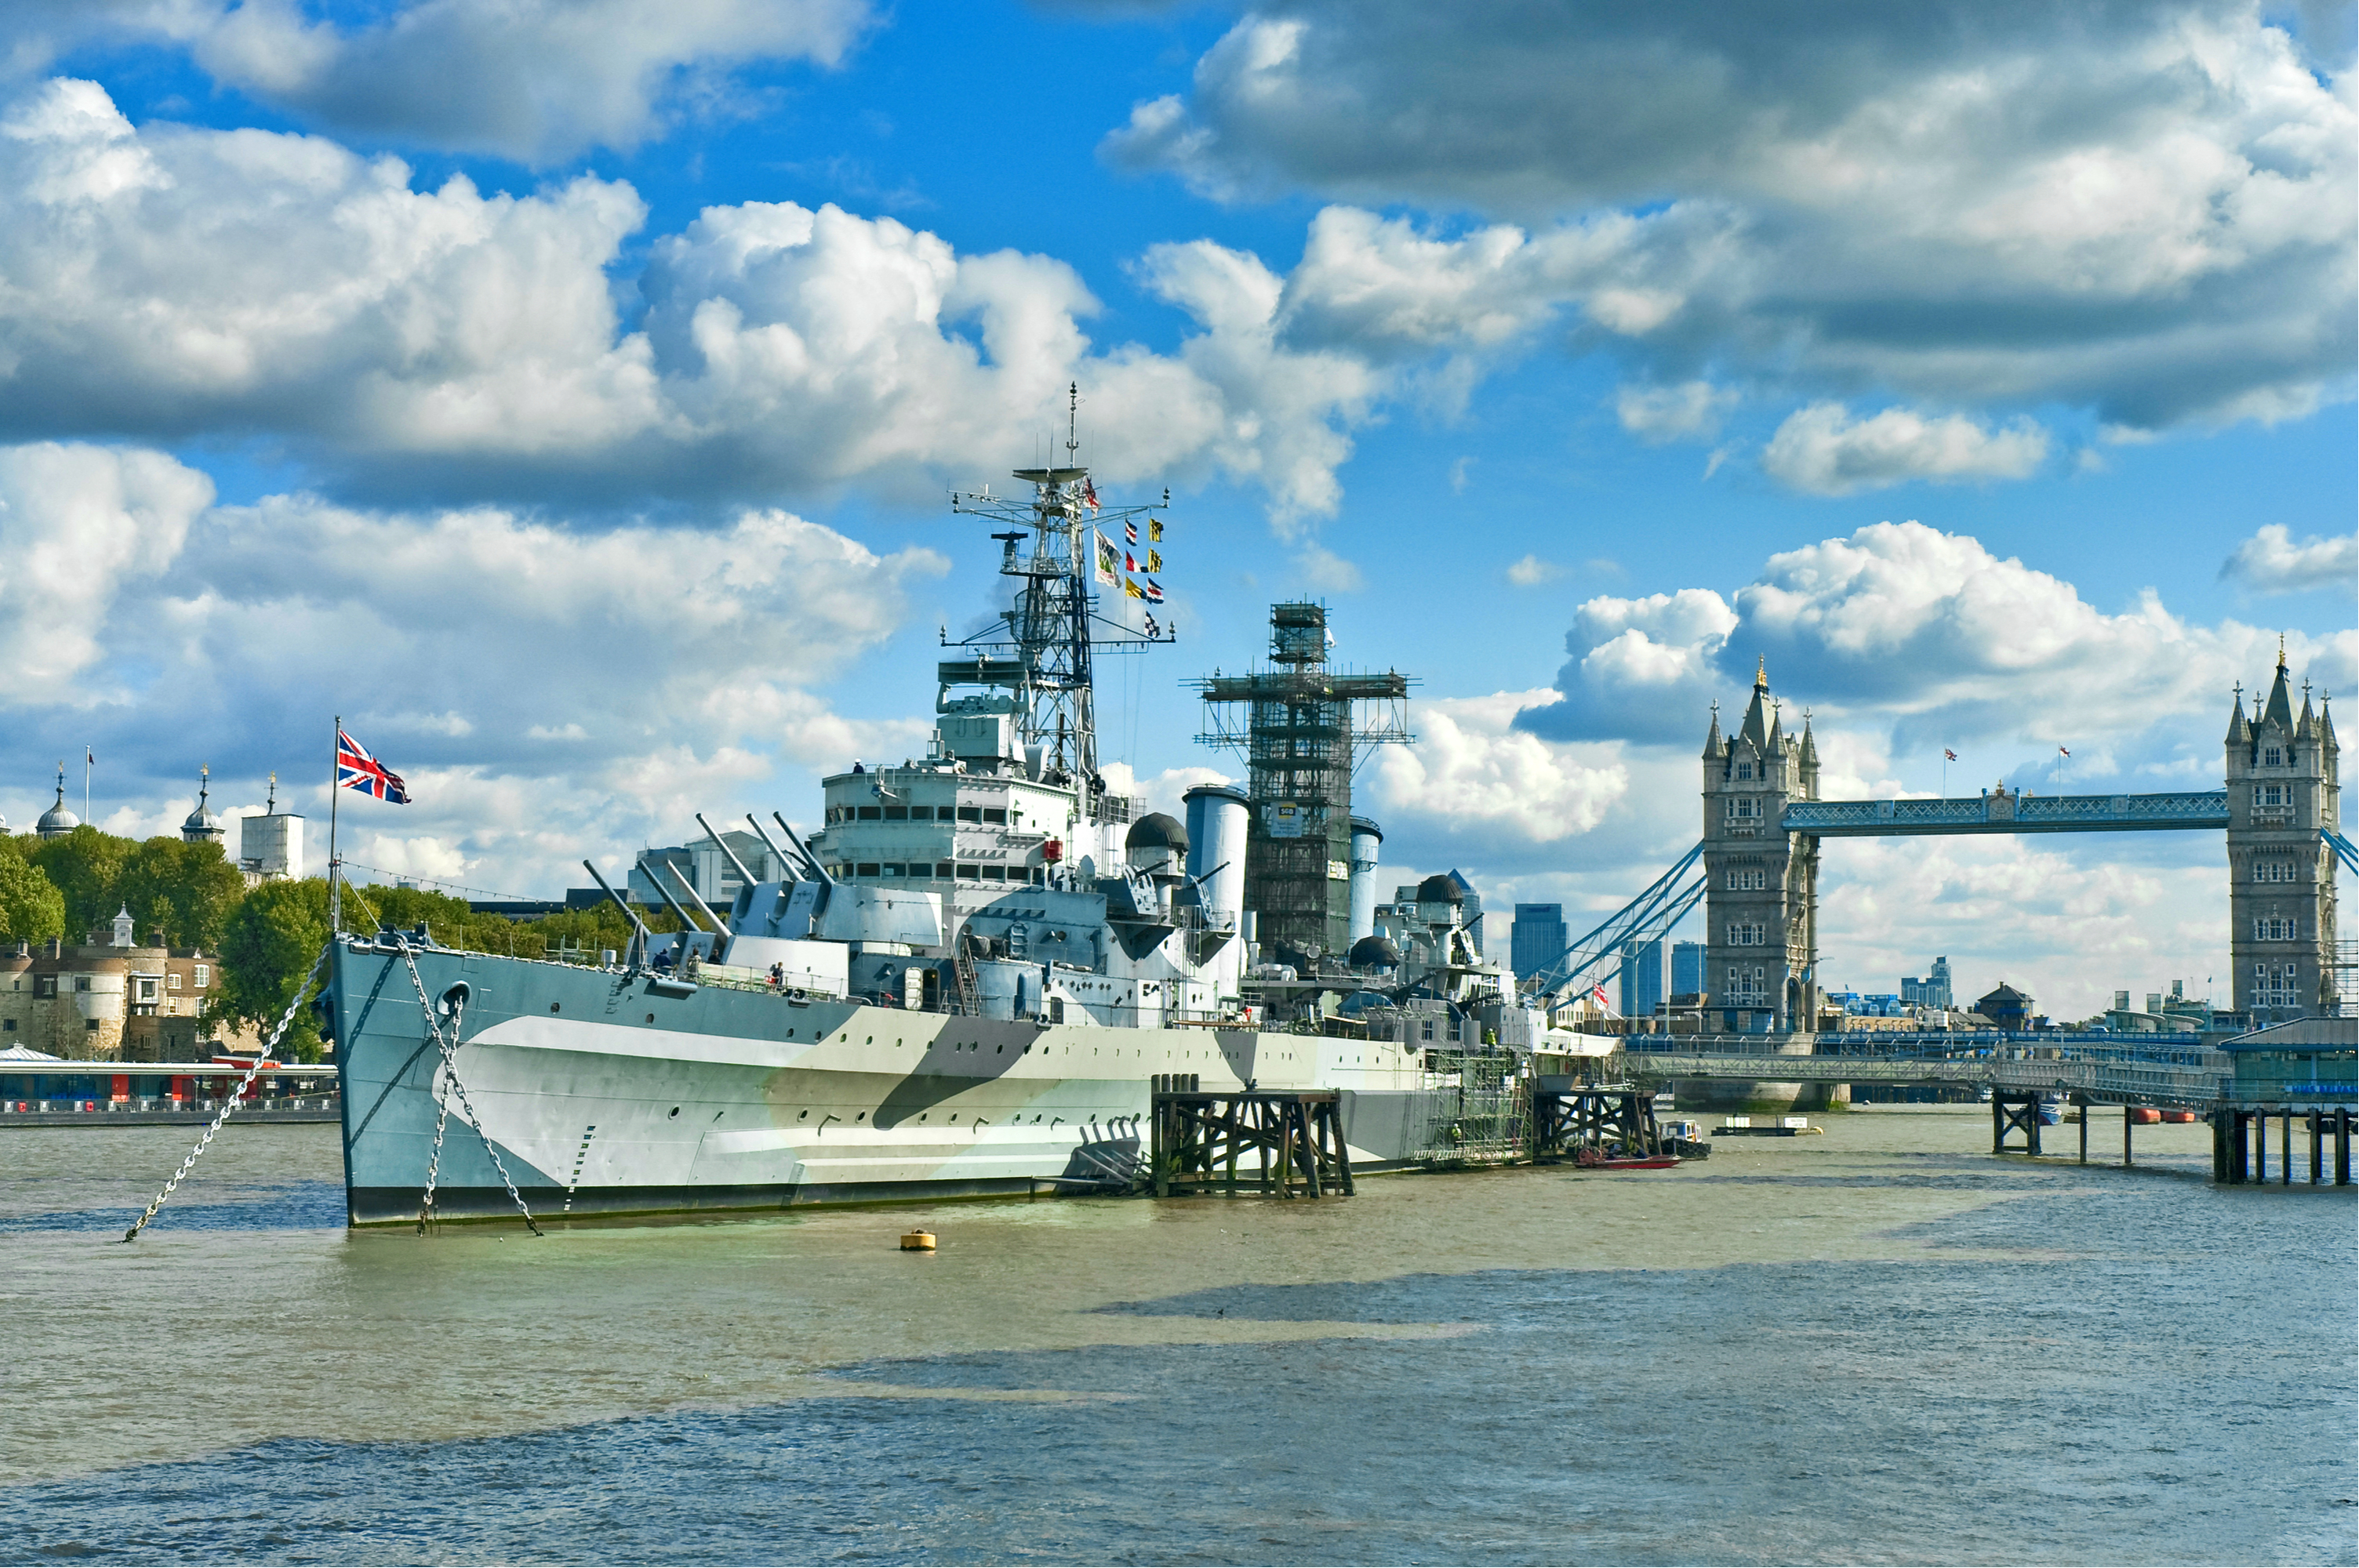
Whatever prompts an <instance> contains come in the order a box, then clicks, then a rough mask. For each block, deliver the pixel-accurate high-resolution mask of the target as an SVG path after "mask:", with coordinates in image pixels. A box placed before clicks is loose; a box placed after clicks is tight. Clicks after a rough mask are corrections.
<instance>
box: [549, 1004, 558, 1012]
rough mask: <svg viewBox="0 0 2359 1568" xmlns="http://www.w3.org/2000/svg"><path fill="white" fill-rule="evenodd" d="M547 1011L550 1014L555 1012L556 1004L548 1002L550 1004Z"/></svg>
mask: <svg viewBox="0 0 2359 1568" xmlns="http://www.w3.org/2000/svg"><path fill="white" fill-rule="evenodd" d="M549 1011H551V1012H555V1011H557V1004H556V1003H555V1002H550V1003H549Z"/></svg>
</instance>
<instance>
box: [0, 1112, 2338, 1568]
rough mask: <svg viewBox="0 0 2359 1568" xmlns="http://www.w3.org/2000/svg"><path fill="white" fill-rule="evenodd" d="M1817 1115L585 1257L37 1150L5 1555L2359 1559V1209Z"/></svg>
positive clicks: (2, 1472)
mask: <svg viewBox="0 0 2359 1568" xmlns="http://www.w3.org/2000/svg"><path fill="white" fill-rule="evenodd" d="M1814 1120H1822V1121H1823V1124H1824V1125H1825V1126H1826V1128H1827V1131H1826V1134H1825V1135H1824V1136H1821V1137H1814V1138H1800V1139H1790V1140H1771V1139H1748V1140H1738V1139H1726V1138H1723V1139H1721V1140H1719V1141H1717V1143H1716V1145H1715V1148H1714V1152H1713V1153H1712V1158H1711V1159H1710V1160H1709V1161H1706V1162H1690V1163H1689V1164H1687V1165H1684V1166H1682V1167H1681V1168H1680V1169H1679V1170H1676V1171H1670V1172H1662V1173H1622V1174H1587V1173H1574V1172H1571V1171H1569V1170H1564V1169H1559V1168H1551V1169H1521V1170H1514V1171H1502V1172H1489V1173H1470V1174H1455V1175H1436V1176H1395V1177H1384V1178H1378V1179H1373V1180H1366V1181H1364V1182H1363V1183H1362V1184H1361V1185H1360V1192H1359V1195H1357V1196H1356V1197H1353V1198H1349V1199H1329V1200H1325V1201H1321V1202H1315V1203H1314V1202H1310V1201H1307V1200H1298V1201H1294V1202H1273V1201H1269V1200H1264V1199H1241V1200H1234V1201H1223V1200H1220V1199H1210V1198H1206V1199H1192V1200H1174V1201H1170V1202H1166V1203H1159V1204H1158V1203H1150V1202H1144V1201H1131V1200H1111V1199H1086V1200H1074V1199H1065V1200H1057V1199H1042V1200H1040V1201H1038V1202H1028V1203H1027V1202H1021V1201H1018V1202H1008V1203H990V1204H961V1205H943V1206H938V1207H930V1208H923V1209H916V1210H908V1209H896V1210H889V1211H875V1210H868V1211H861V1210H854V1211H843V1212H830V1213H820V1214H795V1215H778V1216H766V1217H756V1218H745V1219H730V1220H724V1221H708V1222H699V1223H692V1224H691V1223H668V1224H647V1225H615V1224H605V1225H600V1226H583V1227H573V1228H571V1229H564V1230H556V1231H553V1232H552V1233H551V1234H550V1235H549V1236H548V1237H547V1238H542V1239H538V1240H536V1239H533V1238H530V1237H528V1236H527V1235H525V1234H524V1233H523V1232H522V1231H521V1229H520V1228H517V1227H450V1228H445V1229H443V1230H442V1231H440V1233H438V1234H436V1235H434V1236H431V1237H427V1238H420V1237H419V1236H417V1235H415V1234H413V1233H410V1232H408V1231H401V1232H396V1233H389V1234H386V1233H368V1234H360V1235H354V1234H351V1233H348V1232H346V1231H345V1230H343V1229H342V1227H341V1214H342V1209H341V1201H342V1191H341V1186H340V1172H339V1165H338V1156H337V1144H336V1130H335V1129H333V1128H332V1127H253V1128H237V1127H234V1126H233V1127H232V1128H231V1129H229V1130H226V1131H225V1132H224V1133H223V1135H222V1137H221V1139H220V1140H219V1141H216V1143H215V1145H214V1147H213V1149H212V1152H209V1153H208V1154H207V1156H206V1158H205V1161H204V1162H202V1163H201V1166H200V1167H199V1173H198V1174H197V1175H196V1176H195V1177H194V1178H192V1179H191V1181H190V1183H189V1184H187V1185H186V1186H184V1187H183V1189H182V1190H181V1193H180V1194H179V1196H178V1197H177V1198H176V1200H175V1201H174V1203H173V1204H172V1205H171V1206H168V1207H167V1208H166V1209H165V1211H164V1213H163V1215H162V1217H160V1218H159V1219H158V1221H157V1223H156V1225H155V1226H154V1227H152V1228H151V1229H150V1230H149V1231H148V1232H147V1234H146V1235H145V1236H144V1237H143V1238H141V1240H140V1241H139V1242H138V1243H137V1244H136V1246H128V1247H126V1246H125V1245H123V1244H122V1241H121V1238H122V1233H123V1230H124V1227H125V1226H126V1225H127V1224H128V1223H129V1222H130V1219H131V1217H132V1216H133V1215H135V1214H136V1211H137V1210H138V1208H139V1207H140V1206H142V1205H143V1204H144V1203H145V1201H146V1200H147V1197H148V1195H150V1194H151V1193H152V1192H153V1191H154V1189H155V1186H156V1185H157V1184H158V1182H159V1181H160V1179H161V1177H162V1176H163V1175H165V1174H166V1173H168V1172H169V1171H170V1170H171V1168H172V1167H173V1166H174V1165H175V1164H176V1163H177V1162H179V1158H180V1156H181V1155H182V1154H183V1153H185V1152H186V1150H187V1147H188V1143H189V1141H190V1140H189V1137H188V1134H187V1133H186V1132H185V1131H184V1130H181V1129H178V1128H154V1129H114V1130H97V1129H93V1130H82V1129H68V1130H0V1312H5V1323H6V1325H7V1331H6V1340H5V1343H6V1346H7V1357H6V1373H5V1381H0V1546H5V1551H0V1559H5V1561H7V1562H56V1561H60V1559H67V1558H74V1557H91V1558H94V1559H98V1560H103V1561H127V1562H185V1561H206V1562H214V1561H221V1560H224V1559H229V1558H238V1559H244V1560H252V1561H259V1562H287V1563H343V1562H359V1563H384V1562H460V1563H471V1562H483V1561H598V1562H613V1563H631V1562H694V1563H744V1562H781V1561H784V1562H838V1561H843V1562H878V1561H882V1562H961V1563H963V1562H1010V1561H1039V1562H1048V1563H1057V1562H1101V1563H1134V1562H1136V1563H1231V1562H1264V1563H1328V1562H1373V1563H1419V1562H1452V1563H1489V1562H1512V1563H1588V1562H1603V1563H1696V1562H1703V1563H1756V1562H1777V1563H1816V1562H1846V1563H1848V1562H1899V1563H1918V1562H1935V1563H2035V1562H2036V1563H2049V1562H2070V1563H2099V1562H2103V1563H2279V1562H2284V1563H2319V1562H2323V1563H2359V1501H2354V1499H2359V1416H2355V1415H2354V1408H2355V1407H2354V1385H2355V1384H2359V1233H2355V1232H2354V1204H2353V1193H2352V1190H2351V1189H2347V1188H2346V1189H2341V1190H2336V1189H2332V1188H2324V1189H2316V1190H2306V1189H2304V1188H2302V1187H2299V1186H2297V1187H2295V1188H2294V1189H2292V1190H2290V1191H2287V1190H2284V1189H2281V1188H2278V1187H2277V1186H2275V1185H2272V1186H2270V1187H2269V1188H2267V1190H2255V1189H2251V1188H2215V1187H2213V1186H2212V1185H2210V1184H2208V1183H2207V1182H2206V1181H2205V1180H2204V1179H2203V1177H2204V1175H2205V1173H2207V1172H2208V1170H2209V1165H2210V1142H2209V1139H2210V1134H2209V1130H2208V1129H2205V1128H2202V1127H2200V1126H2199V1127H2150V1128H2141V1129H2139V1130H2138V1132H2137V1154H2138V1162H2139V1166H2140V1168H2139V1169H2137V1170H2136V1171H2128V1172H2125V1171H2123V1170H2122V1169H2120V1168H2119V1165H2118V1161H2119V1157H2120V1146H2121V1132H2120V1126H2119V1122H2118V1119H2109V1118H2106V1117H2105V1116H2104V1114H2103V1113H2102V1112H2101V1113H2099V1117H2098V1119H2097V1120H2096V1121H2095V1122H2094V1123H2093V1127H2092V1132H2093V1139H2092V1157H2093V1159H2099V1158H2109V1159H2111V1160H2113V1161H2114V1162H2115V1163H2114V1164H2113V1165H2110V1166H2107V1165H2104V1164H2095V1163H2093V1164H2092V1165H2090V1166H2088V1167H2086V1168H2083V1167H2081V1166H2079V1165H2078V1164H2076V1163H2074V1162H2072V1160H2071V1157H2070V1155H2071V1151H2073V1150H2074V1149H2075V1148H2076V1147H2077V1144H2076V1142H2075V1140H2076V1139H2077V1134H2078V1130H2077V1129H2075V1128H2071V1127H2066V1128H2058V1129H2051V1130H2049V1146H2050V1148H2051V1149H2060V1150H2064V1151H2066V1157H2065V1158H2063V1159H2057V1158H2055V1157H2053V1156H2051V1157H2049V1158H2048V1159H2045V1160H2042V1161H2039V1162H2030V1161H2027V1160H2025V1159H2022V1158H2008V1159H2005V1160H2001V1159H1995V1158H1994V1157H1992V1155H1991V1154H1990V1153H1989V1152H1988V1151H1989V1141H1990V1124H1989V1119H1988V1116H1987V1113H1986V1112H1982V1111H1978V1110H1973V1109H1967V1110H1962V1111H1931V1110H1924V1109H1906V1110H1903V1109H1893V1110H1867V1111H1859V1112H1854V1113H1852V1114H1849V1115H1836V1116H1832V1117H1829V1118H1824V1119H1815V1118H1814ZM2273 1151H2274V1143H2273ZM2273 1162H2274V1156H2273ZM913 1223H923V1224H925V1225H926V1226H927V1227H929V1228H931V1229H933V1230H935V1231H936V1232H938V1233H939V1235H940V1238H941V1249H940V1251H939V1252H938V1253H936V1254H933V1255H930V1256H928V1255H921V1254H904V1253H902V1252H900V1251H899V1250H898V1249H897V1246H896V1238H897V1235H898V1233H899V1231H900V1230H902V1229H904V1228H906V1227H908V1226H909V1225H911V1224H913Z"/></svg>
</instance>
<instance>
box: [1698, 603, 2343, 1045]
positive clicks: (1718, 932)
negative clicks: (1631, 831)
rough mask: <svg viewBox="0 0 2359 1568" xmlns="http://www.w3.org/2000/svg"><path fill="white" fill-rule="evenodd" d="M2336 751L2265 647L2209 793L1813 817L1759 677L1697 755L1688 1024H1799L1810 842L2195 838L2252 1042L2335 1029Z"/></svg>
mask: <svg viewBox="0 0 2359 1568" xmlns="http://www.w3.org/2000/svg"><path fill="white" fill-rule="evenodd" d="M2340 751H2341V748H2340V746H2339V744H2338V742H2337V741H2336V740H2335V735H2334V720H2333V719H2332V715H2331V714H2330V713H2329V711H2328V704H2327V700H2326V699H2325V698H2324V697H2321V698H2320V700H2319V702H2318V704H2317V706H2316V708H2312V706H2311V703H2310V687H2308V685H2307V684H2305V685H2304V686H2303V687H2302V688H2301V708H2300V712H2299V714H2298V715H2297V714H2296V712H2295V711H2294V706H2293V693H2292V690H2291V679H2290V676H2289V675H2288V671H2287V668H2286V663H2285V654H2284V651H2283V649H2282V648H2280V649H2279V651H2278V654H2277V678H2276V680H2275V681H2274V682H2273V683H2272V685H2271V687H2270V688H2269V692H2268V695H2267V697H2266V698H2263V697H2258V696H2256V697H2255V698H2254V699H2253V708H2252V711H2251V713H2250V714H2249V715H2248V714H2247V713H2246V712H2245V697H2244V688H2243V687H2241V686H2239V687H2237V688H2236V691H2235V695H2234V697H2233V698H2232V699H2231V703H2230V708H2229V718H2228V731H2227V736H2226V739H2225V741H2224V753H2225V757H2224V760H2225V781H2224V783H2225V787H2223V788H2221V789H2217V790H2198V791H2188V792H2180V793H2170V794H2152V795H2034V794H2032V793H2031V792H2029V791H2027V790H2018V791H2014V792H2010V791H2008V790H2007V789H2006V787H2005V786H2004V785H2001V786H1999V787H1997V788H1995V789H1992V790H1988V791H1984V792H1983V793H1982V794H1981V795H1978V796H1976V797H1974V798H1973V799H1942V800H1845V801H1830V800H1821V799H1820V798H1819V772H1820V771H1819V753H1818V745H1817V742H1816V741H1815V740H1814V739H1813V738H1812V736H1811V733H1810V716H1809V714H1808V713H1807V712H1805V713H1804V715H1803V721H1802V731H1801V733H1800V734H1799V736H1796V735H1789V734H1788V733H1787V732H1786V730H1785V728H1784V723H1783V719H1782V716H1781V714H1780V711H1779V705H1778V703H1777V700H1776V699H1775V698H1773V697H1771V696H1770V694H1769V676H1768V668H1767V664H1766V663H1765V664H1764V665H1762V666H1761V667H1760V669H1759V670H1758V671H1757V672H1756V675H1755V676H1754V680H1753V697H1752V701H1751V703H1750V704H1749V705H1748V706H1747V708H1746V709H1745V717H1744V719H1743V720H1742V721H1741V722H1740V723H1739V725H1738V727H1737V729H1736V730H1735V732H1734V734H1727V735H1723V733H1722V731H1721V727H1720V705H1719V704H1718V703H1714V704H1712V727H1711V730H1710V731H1709V733H1708V734H1707V736H1706V737H1705V740H1704V747H1703V842H1702V844H1701V857H1702V860H1703V867H1704V875H1705V895H1704V896H1705V899H1706V906H1705V907H1706V931H1705V936H1704V946H1705V971H1704V982H1703V983H1704V1007H1705V1011H1706V1013H1707V1014H1708V1015H1709V1014H1712V1013H1717V1014H1719V1017H1718V1019H1717V1020H1716V1021H1715V1022H1717V1025H1718V1027H1720V1028H1722V1029H1724V1030H1727V1031H1730V1032H1732V1033H1791V1032H1793V1031H1795V1030H1796V1029H1808V1028H1809V1027H1810V1023H1811V1022H1812V1021H1814V1019H1815V1018H1816V1015H1817V1012H1818V1000H1819V987H1818V984H1817V981H1816V979H1815V975H1816V971H1817V966H1818V949H1819V941H1818V936H1819V931H1818V921H1819V858H1820V853H1821V851H1820V842H1821V839H1826V838H1871V837H1875V838H1882V837H1920V836H1926V835H1934V834H1968V833H2118V832H2152V831H2169V830H2186V829H2193V828H2202V829H2209V830H2212V831H2222V832H2224V834H2225V836H2226V839H2227V854H2228V876H2229V901H2228V902H2229V946H2230V953H2231V959H2232V961H2231V964H2230V972H2231V974H2232V975H2233V977H2234V1000H2233V1002H2232V1004H2231V1005H2232V1007H2233V1009H2234V1011H2237V1012H2240V1013H2243V1014H2245V1016H2246V1017H2247V1018H2249V1019H2250V1020H2251V1021H2252V1022H2253V1023H2255V1024H2256V1025H2258V1024H2265V1023H2272V1022H2285V1021H2289V1020H2293V1019H2298V1018H2304V1017H2312V1016H2320V1015H2330V1014H2333V1013H2336V1012H2338V1011H2341V1009H2342V1006H2343V996H2342V994H2341V992H2342V989H2343V979H2342V976H2341V974H2340V972H2339V968H2338V948H2337V944H2336V918H2335V863H2336V859H2337V856H2338V853H2341V852H2342V851H2343V848H2344V845H2345V840H2343V838H2341V836H2340V834H2339V832H2338V825H2339V823H2340V821H2341V806H2342V786H2341V783H2340V777H2339V756H2340Z"/></svg>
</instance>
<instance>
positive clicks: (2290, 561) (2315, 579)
mask: <svg viewBox="0 0 2359 1568" xmlns="http://www.w3.org/2000/svg"><path fill="white" fill-rule="evenodd" d="M2220 575H2221V576H2222V577H2223V578H2233V579H2235V580H2236V581H2238V582H2240V583H2242V584H2244V585H2245V587H2246V588H2249V589H2253V590H2254V591H2256V592H2258V593H2294V592H2298V591H2299V590H2300V589H2306V588H2332V587H2335V586H2337V585H2340V586H2341V587H2342V588H2343V589H2359V535H2353V534H2343V535H2337V536H2336V537H2334V538H2332V539H2322V538H2320V537H2317V536H2316V535H2312V536H2311V537H2310V538H2307V539H2304V540H2302V541H2301V543H2299V544H2296V543H2294V541H2293V536H2292V535H2290V534H2288V532H2287V531H2286V525H2285V524H2282V523H2264V524H2261V526H2260V527H2259V528H2257V529H2256V530H2255V531H2254V534H2253V536H2252V537H2251V538H2249V539H2246V540H2245V542H2244V543H2243V544H2241V545H2238V546H2236V548H2235V552H2234V554H2232V555H2231V556H2229V557H2228V558H2227V560H2226V561H2224V562H2223V563H2222V565H2221V568H2220Z"/></svg>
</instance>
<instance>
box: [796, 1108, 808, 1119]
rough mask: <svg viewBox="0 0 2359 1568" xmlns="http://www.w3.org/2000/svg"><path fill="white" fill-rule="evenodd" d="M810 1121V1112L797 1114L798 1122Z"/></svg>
mask: <svg viewBox="0 0 2359 1568" xmlns="http://www.w3.org/2000/svg"><path fill="white" fill-rule="evenodd" d="M795 1119H796V1120H797V1121H807V1120H809V1119H810V1111H807V1110H803V1111H797V1112H796V1113H795Z"/></svg>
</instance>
